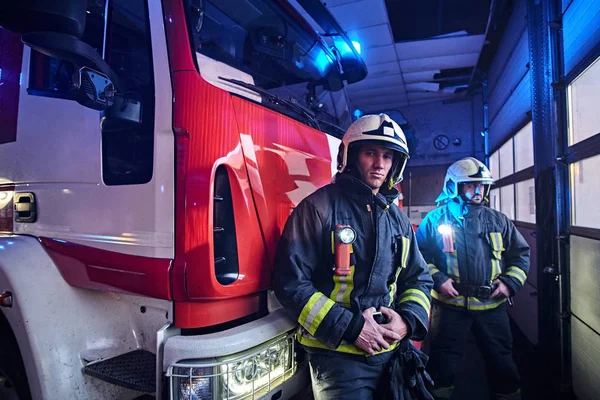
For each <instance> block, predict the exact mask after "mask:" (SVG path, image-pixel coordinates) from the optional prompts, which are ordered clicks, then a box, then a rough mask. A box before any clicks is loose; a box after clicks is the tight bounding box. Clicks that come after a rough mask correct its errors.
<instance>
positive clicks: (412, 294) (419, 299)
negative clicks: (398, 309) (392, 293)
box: [398, 289, 431, 318]
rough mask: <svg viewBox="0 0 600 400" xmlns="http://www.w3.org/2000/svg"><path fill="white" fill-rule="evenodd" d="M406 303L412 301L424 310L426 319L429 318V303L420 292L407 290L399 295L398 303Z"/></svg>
mask: <svg viewBox="0 0 600 400" xmlns="http://www.w3.org/2000/svg"><path fill="white" fill-rule="evenodd" d="M406 301H414V302H415V303H418V304H419V305H420V306H421V307H423V308H424V309H425V312H426V313H427V318H429V312H430V309H431V303H430V302H429V299H428V298H427V296H426V295H425V293H423V292H422V291H420V290H418V289H407V290H405V291H404V292H402V294H401V295H400V301H399V302H398V303H404V302H406Z"/></svg>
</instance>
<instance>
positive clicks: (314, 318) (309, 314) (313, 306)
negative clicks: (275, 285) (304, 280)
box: [298, 292, 335, 335]
mask: <svg viewBox="0 0 600 400" xmlns="http://www.w3.org/2000/svg"><path fill="white" fill-rule="evenodd" d="M334 305H335V303H334V302H333V301H332V300H331V299H329V298H328V297H327V296H325V295H324V294H323V293H320V292H316V293H314V294H313V295H312V296H310V299H309V300H308V302H307V303H306V304H305V305H304V308H303V309H302V312H301V313H300V318H298V322H299V323H300V325H302V326H303V327H304V328H306V330H307V331H308V332H310V334H311V335H314V334H315V332H316V331H317V329H318V328H319V325H321V322H322V321H323V319H325V316H326V315H327V313H328V312H329V310H331V307H333V306H334Z"/></svg>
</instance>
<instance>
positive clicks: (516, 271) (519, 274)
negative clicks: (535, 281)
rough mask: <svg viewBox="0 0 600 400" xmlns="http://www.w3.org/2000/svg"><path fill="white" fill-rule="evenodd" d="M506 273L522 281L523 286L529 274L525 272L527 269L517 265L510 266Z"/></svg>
mask: <svg viewBox="0 0 600 400" xmlns="http://www.w3.org/2000/svg"><path fill="white" fill-rule="evenodd" d="M506 275H508V276H512V277H513V278H516V279H517V280H518V281H519V282H521V286H522V285H524V284H525V280H527V274H526V273H525V271H523V270H522V269H521V268H519V267H515V266H512V267H508V270H507V271H506Z"/></svg>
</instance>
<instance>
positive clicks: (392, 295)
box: [388, 267, 402, 307]
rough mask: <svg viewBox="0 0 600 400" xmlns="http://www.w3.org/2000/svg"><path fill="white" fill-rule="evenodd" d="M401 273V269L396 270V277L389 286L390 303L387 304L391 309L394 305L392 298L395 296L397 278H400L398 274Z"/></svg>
mask: <svg viewBox="0 0 600 400" xmlns="http://www.w3.org/2000/svg"><path fill="white" fill-rule="evenodd" d="M401 271H402V267H400V268H398V269H397V270H396V277H395V279H394V282H393V283H392V284H391V285H390V301H389V302H388V307H391V306H392V304H393V303H394V297H395V296H396V289H397V288H398V283H397V282H398V277H399V276H400V272H401Z"/></svg>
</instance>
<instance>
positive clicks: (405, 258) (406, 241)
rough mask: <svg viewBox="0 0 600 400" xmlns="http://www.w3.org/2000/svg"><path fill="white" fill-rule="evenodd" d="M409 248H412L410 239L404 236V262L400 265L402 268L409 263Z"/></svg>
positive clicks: (402, 258)
mask: <svg viewBox="0 0 600 400" xmlns="http://www.w3.org/2000/svg"><path fill="white" fill-rule="evenodd" d="M409 249H410V239H409V238H407V237H404V236H402V257H401V258H400V259H401V260H402V264H400V266H401V267H402V268H406V265H407V264H408V250H409ZM396 278H397V276H396Z"/></svg>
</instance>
